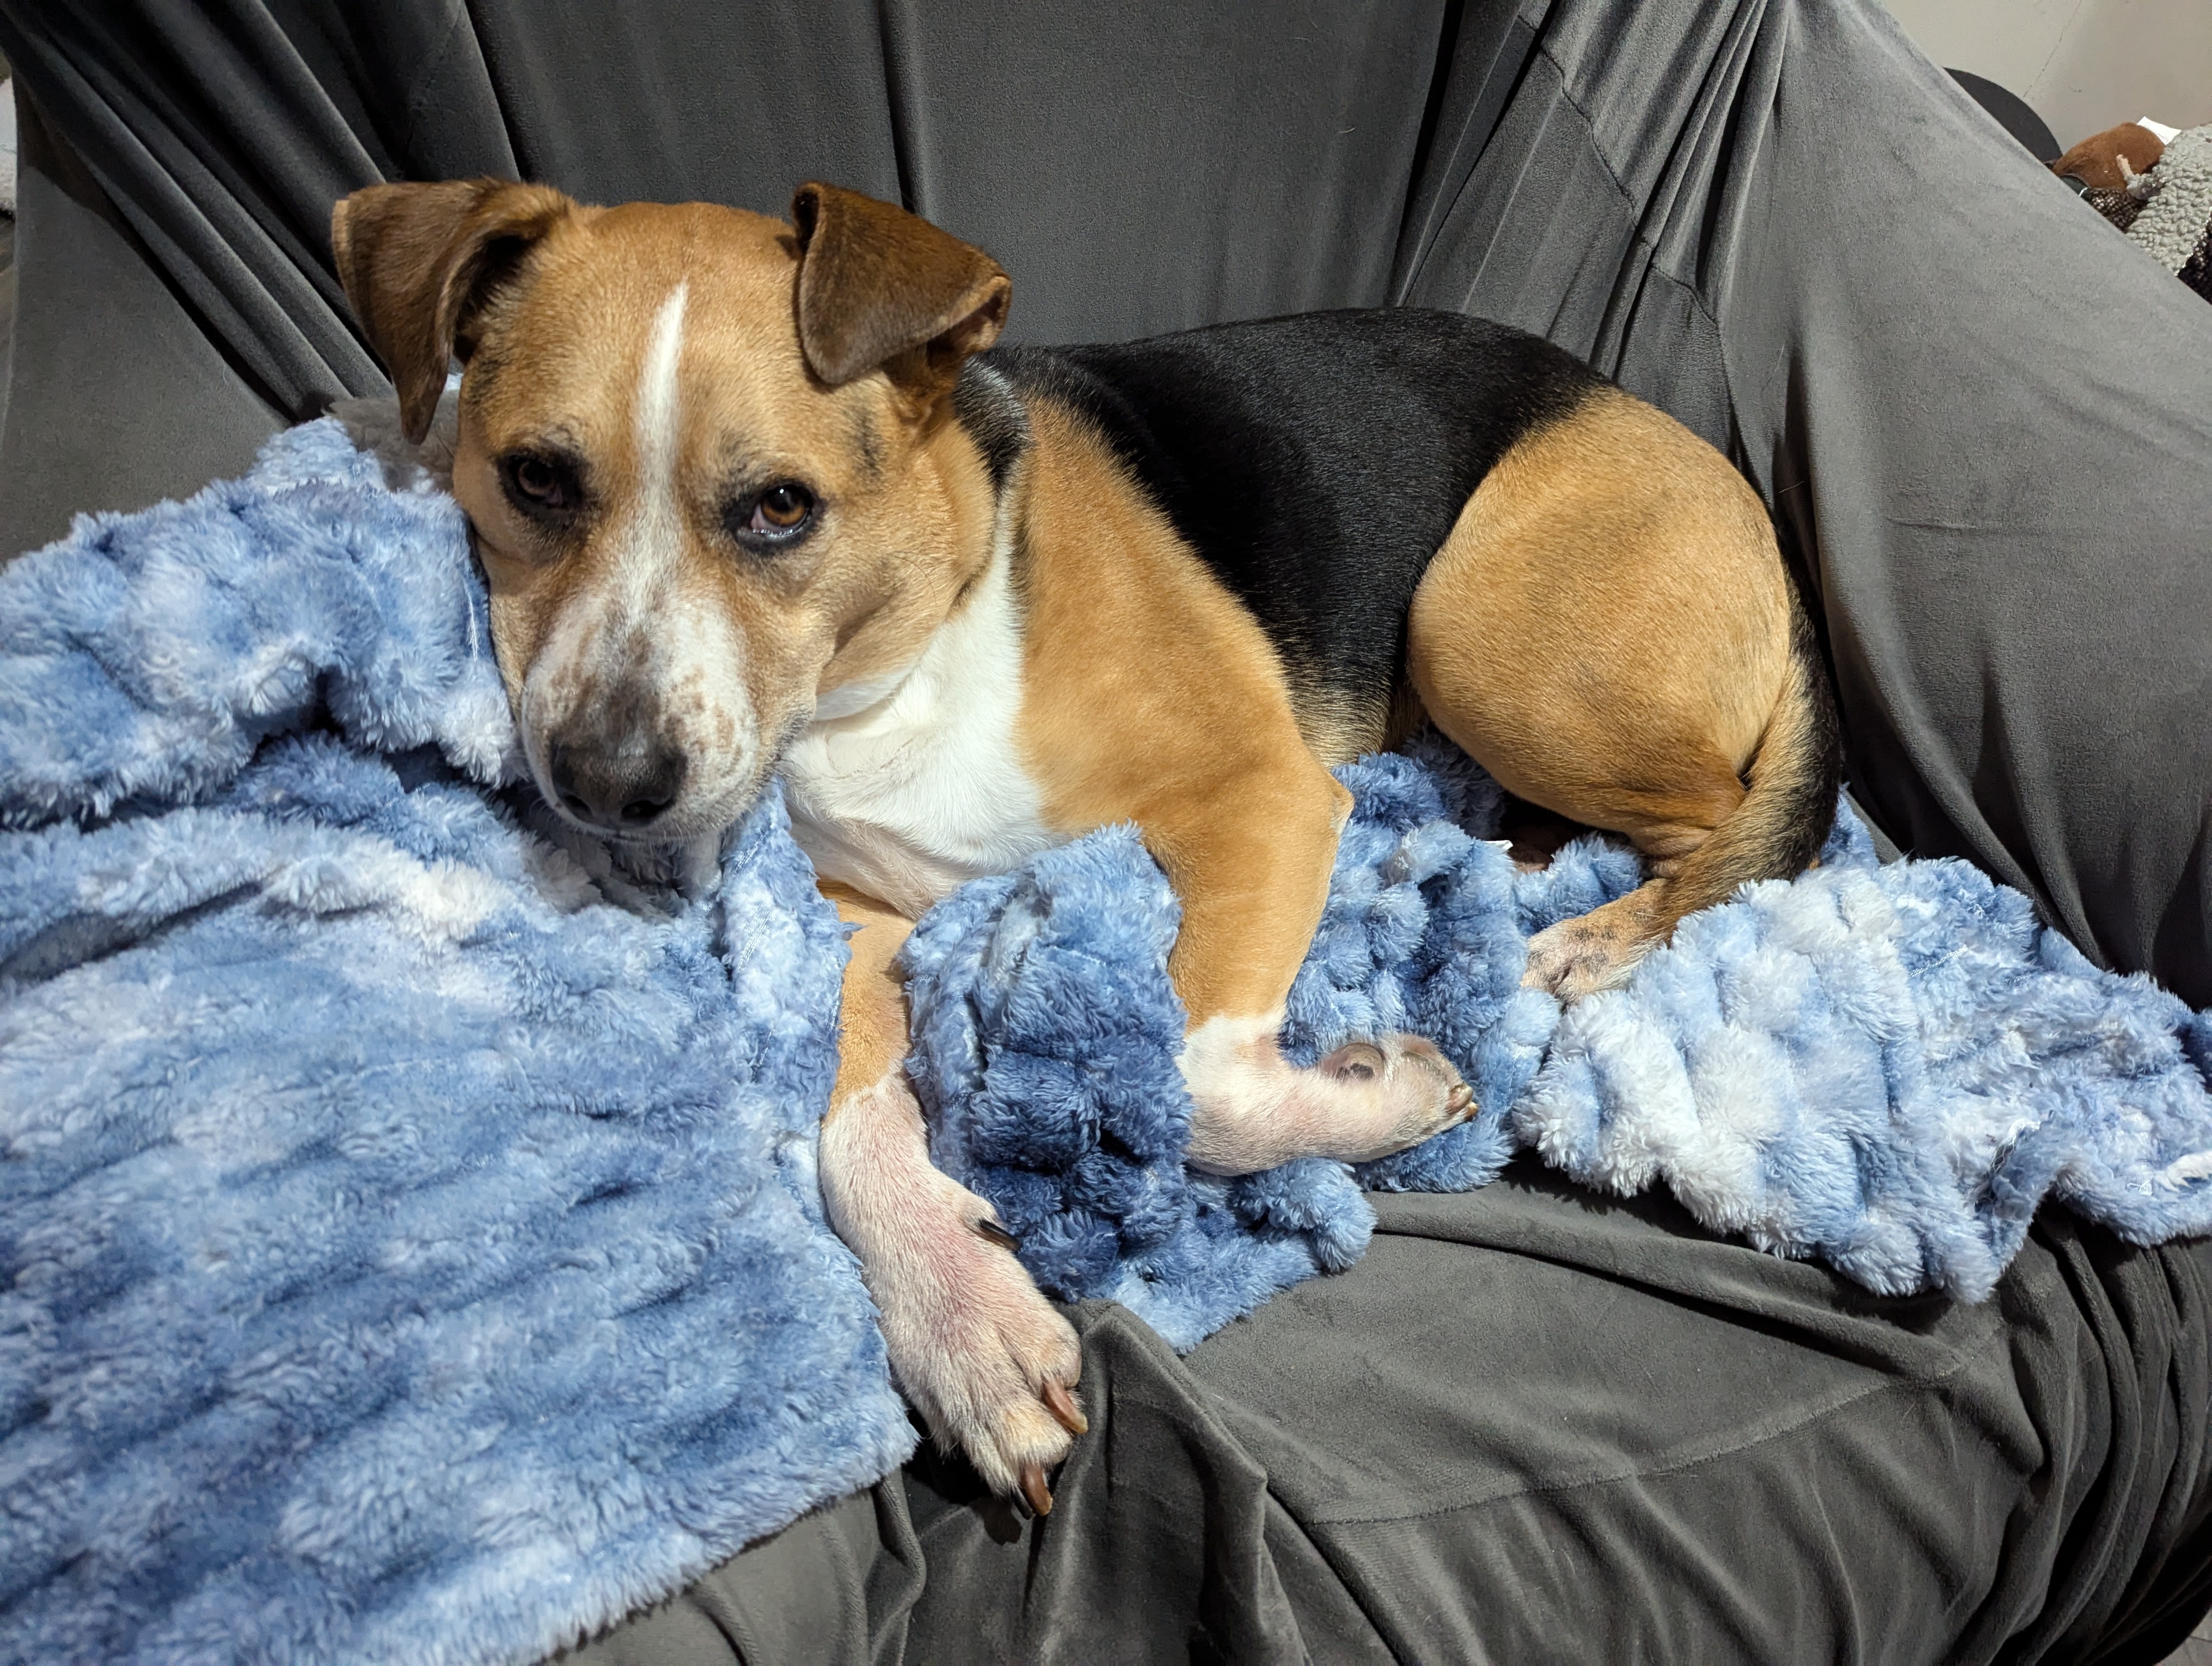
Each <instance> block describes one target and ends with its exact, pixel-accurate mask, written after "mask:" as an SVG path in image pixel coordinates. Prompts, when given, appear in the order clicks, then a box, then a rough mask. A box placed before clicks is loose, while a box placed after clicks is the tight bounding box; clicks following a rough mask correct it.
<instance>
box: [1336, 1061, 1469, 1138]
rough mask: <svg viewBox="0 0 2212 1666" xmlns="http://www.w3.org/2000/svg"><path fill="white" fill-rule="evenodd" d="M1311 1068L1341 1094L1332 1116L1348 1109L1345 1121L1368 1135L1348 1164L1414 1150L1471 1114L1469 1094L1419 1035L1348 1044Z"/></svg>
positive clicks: (1455, 1071)
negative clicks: (1366, 1130) (1365, 1129)
mask: <svg viewBox="0 0 2212 1666" xmlns="http://www.w3.org/2000/svg"><path fill="white" fill-rule="evenodd" d="M1314 1069H1315V1071H1316V1073H1319V1074H1320V1075H1321V1076H1322V1079H1325V1080H1327V1081H1329V1082H1332V1083H1334V1084H1335V1085H1336V1087H1337V1088H1338V1089H1339V1090H1340V1091H1341V1092H1342V1093H1343V1094H1344V1095H1345V1097H1346V1104H1345V1105H1344V1106H1343V1107H1340V1109H1339V1110H1337V1112H1336V1115H1337V1116H1339V1117H1345V1114H1346V1110H1350V1111H1352V1116H1350V1117H1348V1118H1346V1121H1348V1122H1352V1124H1353V1125H1355V1126H1356V1125H1357V1124H1358V1123H1360V1122H1364V1123H1365V1124H1366V1125H1367V1127H1368V1128H1370V1130H1371V1131H1370V1132H1369V1133H1368V1134H1366V1136H1365V1140H1364V1144H1363V1146H1361V1148H1360V1149H1358V1152H1356V1153H1355V1154H1354V1155H1353V1156H1352V1157H1351V1158H1350V1160H1351V1161H1353V1162H1364V1161H1368V1160H1370V1159H1371V1158H1378V1157H1388V1156H1389V1155H1390V1154H1391V1153H1392V1152H1401V1151H1403V1150H1405V1149H1406V1148H1407V1146H1418V1145H1419V1144H1420V1143H1421V1141H1422V1140H1426V1139H1428V1138H1429V1137H1430V1136H1431V1135H1432V1134H1442V1133H1443V1131H1444V1130H1445V1129H1446V1128H1450V1127H1452V1126H1453V1125H1454V1124H1455V1123H1458V1122H1465V1121H1466V1120H1467V1119H1468V1117H1470V1116H1474V1108H1475V1107H1474V1089H1473V1088H1471V1087H1469V1086H1468V1085H1467V1084H1466V1082H1465V1081H1463V1080H1462V1079H1461V1077H1460V1073H1459V1071H1458V1069H1457V1067H1455V1066H1454V1065H1453V1063H1452V1061H1450V1060H1449V1059H1447V1058H1446V1057H1444V1055H1443V1054H1442V1053H1441V1052H1439V1051H1438V1050H1437V1045H1436V1043H1434V1042H1431V1041H1430V1040H1429V1039H1428V1038H1427V1037H1424V1036H1406V1035H1398V1036H1385V1037H1383V1038H1382V1039H1381V1040H1380V1041H1374V1042H1364V1041H1361V1042H1348V1043H1346V1044H1345V1045H1344V1046H1342V1047H1340V1048H1338V1049H1336V1050H1335V1051H1334V1053H1331V1054H1329V1055H1328V1056H1327V1057H1326V1058H1323V1059H1320V1060H1318V1061H1316V1062H1315V1065H1314Z"/></svg>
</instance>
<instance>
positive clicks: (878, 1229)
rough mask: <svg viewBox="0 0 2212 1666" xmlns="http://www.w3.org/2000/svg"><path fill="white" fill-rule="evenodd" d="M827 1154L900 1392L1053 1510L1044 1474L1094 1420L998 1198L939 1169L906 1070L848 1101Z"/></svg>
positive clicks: (831, 1194)
mask: <svg viewBox="0 0 2212 1666" xmlns="http://www.w3.org/2000/svg"><path fill="white" fill-rule="evenodd" d="M821 1151H822V1199H823V1204H824V1205H825V1206H826V1207H827V1208H828V1210H829V1219H830V1223H831V1224H832V1225H835V1226H836V1229H837V1235H838V1236H839V1237H842V1238H843V1239H844V1240H845V1242H846V1243H848V1244H850V1245H851V1246H852V1248H853V1251H854V1254H855V1255H857V1256H860V1276H861V1278H862V1279H863V1280H866V1284H867V1286H868V1293H869V1294H870V1295H871V1296H872V1297H874V1298H875V1300H876V1310H877V1312H878V1314H880V1315H881V1316H882V1319H883V1328H884V1346H885V1347H886V1348H887V1349H888V1350H889V1351H890V1359H891V1372H892V1375H894V1376H895V1377H897V1378H898V1384H899V1387H900V1388H901V1389H904V1390H905V1392H906V1396H907V1398H908V1400H910V1401H912V1402H914V1405H915V1409H916V1410H918V1411H919V1412H921V1414H922V1416H923V1417H924V1418H926V1419H927V1420H928V1423H929V1427H930V1431H931V1432H932V1433H933V1434H934V1435H935V1436H936V1437H937V1439H938V1443H939V1444H940V1445H942V1446H945V1447H947V1448H951V1447H956V1446H957V1447H958V1448H959V1449H960V1450H962V1451H963V1452H965V1453H967V1454H968V1456H969V1460H970V1461H971V1462H973V1463H974V1464H975V1468H976V1472H977V1473H978V1474H981V1476H982V1477H983V1479H984V1481H987V1482H988V1483H989V1485H990V1487H992V1489H993V1490H994V1492H997V1493H1004V1494H1007V1495H1009V1496H1012V1497H1015V1498H1020V1499H1026V1500H1027V1501H1028V1503H1029V1505H1030V1508H1031V1509H1033V1510H1036V1511H1037V1512H1038V1513H1039V1514H1042V1513H1043V1512H1044V1511H1048V1510H1050V1509H1051V1508H1052V1493H1051V1491H1050V1489H1049V1488H1048V1487H1047V1486H1046V1485H1045V1474H1046V1472H1047V1471H1048V1470H1049V1469H1050V1468H1052V1467H1053V1466H1054V1464H1056V1463H1058V1462H1060V1459H1062V1458H1064V1457H1066V1456H1067V1449H1068V1446H1069V1444H1070V1443H1071V1441H1072V1440H1073V1438H1074V1437H1075V1436H1077V1435H1079V1434H1081V1433H1082V1432H1083V1431H1084V1428H1085V1422H1084V1417H1083V1409H1082V1408H1081V1407H1080V1406H1079V1404H1078V1403H1077V1402H1076V1398H1075V1394H1074V1389H1075V1379H1076V1376H1077V1373H1078V1372H1079V1371H1081V1370H1082V1367H1083V1356H1082V1351H1081V1349H1080V1348H1079V1347H1078V1345H1077V1343H1076V1340H1075V1330H1074V1328H1073V1326H1071V1325H1070V1324H1069V1323H1068V1322H1067V1321H1066V1319H1063V1318H1062V1317H1060V1311H1059V1310H1058V1309H1056V1308H1054V1306H1053V1304H1051V1303H1050V1302H1048V1301H1047V1300H1045V1298H1043V1297H1042V1295H1040V1294H1039V1293H1038V1292H1037V1287H1036V1285H1035V1284H1033V1283H1031V1282H1030V1275H1029V1271H1028V1269H1027V1268H1024V1266H1023V1265H1022V1264H1021V1262H1018V1261H1016V1260H1015V1259H1014V1255H1013V1252H1014V1250H1015V1249H1016V1248H1017V1247H1018V1246H1017V1245H1016V1243H1015V1242H1014V1240H1013V1238H1012V1237H1010V1236H1009V1235H1008V1234H1007V1233H1006V1230H1005V1229H1004V1228H1003V1227H1001V1226H1000V1225H999V1223H998V1219H997V1218H996V1217H995V1216H994V1214H993V1213H992V1212H991V1206H990V1205H989V1204H987V1203H986V1202H984V1201H983V1200H982V1199H981V1198H980V1197H977V1196H976V1195H975V1194H974V1193H973V1192H971V1191H969V1189H967V1188H966V1187H964V1186H963V1185H961V1184H960V1183H958V1182H957V1181H956V1180H954V1179H953V1178H952V1177H951V1176H949V1175H947V1174H945V1173H944V1172H943V1171H942V1170H939V1169H937V1168H935V1167H933V1165H932V1164H931V1163H930V1160H929V1148H928V1138H927V1130H926V1129H925V1128H924V1126H923V1123H922V1116H921V1106H920V1105H919V1104H916V1103H915V1097H914V1091H913V1089H912V1088H911V1087H909V1086H908V1084H907V1079H906V1073H905V1072H904V1071H902V1070H898V1069H893V1070H892V1071H890V1073H888V1074H887V1075H885V1076H884V1078H883V1079H882V1080H880V1081H878V1083H877V1084H876V1085H874V1086H873V1087H871V1088H869V1089H867V1090H866V1091H863V1092H860V1093H857V1094H854V1095H853V1096H851V1097H848V1098H847V1099H845V1100H842V1101H841V1102H840V1103H839V1104H838V1105H837V1106H836V1108H835V1109H834V1110H832V1111H831V1112H830V1114H829V1117H828V1118H827V1119H826V1120H825V1121H824V1122H823V1125H822V1147H821Z"/></svg>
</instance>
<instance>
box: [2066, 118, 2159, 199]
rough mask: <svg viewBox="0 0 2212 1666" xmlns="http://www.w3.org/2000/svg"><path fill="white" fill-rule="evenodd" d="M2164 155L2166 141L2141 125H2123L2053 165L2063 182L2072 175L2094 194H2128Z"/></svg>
mask: <svg viewBox="0 0 2212 1666" xmlns="http://www.w3.org/2000/svg"><path fill="white" fill-rule="evenodd" d="M2165 154H2166V141H2165V140H2164V139H2162V138H2160V137H2159V136H2158V135H2157V134H2155V133H2154V132H2152V131H2150V129H2149V128H2148V127H2145V126H2144V125H2142V123H2141V122H2139V121H2124V122H2122V123H2121V124H2120V125H2118V127H2108V128H2106V130H2105V131H2103V132H2101V133H2092V134H2091V135H2090V136H2089V137H2087V138H2086V139H2084V140H2082V141H2081V143H2079V144H2077V145H2075V147H2074V148H2073V149H2071V150H2069V151H2068V152H2067V153H2066V154H2065V155H2063V156H2061V157H2060V158H2059V159H2058V160H2057V161H2055V162H2053V163H2051V172H2052V173H2056V174H2057V175H2058V177H2059V178H2060V179H2065V178H2066V177H2067V176H2068V175H2069V174H2070V175H2072V176H2073V177H2074V178H2075V179H2079V180H2080V181H2081V183H2082V184H2083V185H2088V186H2090V187H2092V188H2093V189H2094V190H2098V191H2125V190H2126V189H2127V188H2128V187H2129V186H2130V185H2132V184H2134V183H2135V180H2136V176H2137V175H2138V174H2143V173H2149V172H2150V171H2151V169H2152V168H2154V167H2156V166H2157V165H2158V159H2159V158H2160V156H2162V155H2165Z"/></svg>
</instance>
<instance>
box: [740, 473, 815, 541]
mask: <svg viewBox="0 0 2212 1666" xmlns="http://www.w3.org/2000/svg"><path fill="white" fill-rule="evenodd" d="M813 513H814V494H813V493H811V492H810V491H808V490H807V489H806V488H805V487H804V486H798V485H793V483H791V482H789V481H786V482H785V483H783V484H782V485H781V486H770V487H769V489H767V490H766V491H764V492H763V493H762V494H761V495H760V496H759V498H758V499H757V501H756V502H754V504H753V531H755V532H791V531H793V529H794V528H796V527H797V526H799V522H801V521H803V520H805V519H806V517H807V516H809V515H810V514H813Z"/></svg>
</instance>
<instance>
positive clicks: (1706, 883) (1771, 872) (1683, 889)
mask: <svg viewBox="0 0 2212 1666" xmlns="http://www.w3.org/2000/svg"><path fill="white" fill-rule="evenodd" d="M1744 773H1745V781H1746V785H1747V791H1746V792H1745V793H1744V796H1743V801H1742V802H1741V804H1739V805H1737V806H1736V807H1735V811H1734V812H1733V813H1731V814H1730V815H1729V818H1727V819H1726V820H1725V821H1723V822H1722V823H1721V824H1720V825H1719V826H1718V827H1716V828H1715V829H1714V830H1712V832H1711V835H1710V836H1707V838H1706V839H1705V842H1704V843H1703V844H1701V845H1699V847H1698V848H1697V849H1695V850H1694V851H1692V852H1691V853H1690V854H1689V855H1687V856H1686V857H1685V858H1683V860H1682V862H1681V864H1680V866H1678V867H1677V868H1676V869H1675V870H1674V873H1673V875H1672V876H1671V877H1670V878H1669V879H1668V885H1667V890H1668V897H1667V913H1668V915H1669V916H1670V921H1671V920H1679V919H1680V918H1681V917H1682V916H1683V915H1686V914H1689V913H1692V912H1693V911H1694V910H1696V909H1704V908H1711V907H1712V906H1713V905H1714V904H1716V903H1725V902H1726V901H1728V899H1729V897H1732V896H1734V895H1735V890H1736V887H1737V886H1739V885H1743V884H1745V883H1747V881H1750V880H1753V879H1795V878H1796V876H1797V875H1798V874H1800V873H1803V872H1804V871H1805V870H1806V869H1807V868H1808V867H1810V866H1812V865H1813V862H1814V859H1815V858H1816V857H1818V856H1819V855H1820V847H1821V846H1822V845H1824V844H1826V842H1827V839H1828V833H1829V830H1830V829H1832V827H1833V826H1834V825H1835V821H1836V793H1837V790H1838V788H1839V787H1841V786H1842V785H1843V778H1844V757H1843V745H1842V737H1841V734H1840V732H1839V731H1838V727H1837V722H1836V700H1835V696H1834V694H1833V692H1832V690H1830V689H1829V686H1828V675H1827V670H1826V667H1825V666H1823V665H1822V664H1821V662H1820V643H1819V641H1817V640H1816V639H1815V638H1814V635H1813V621H1812V619H1811V617H1809V616H1808V614H1807V613H1806V611H1805V604H1804V601H1803V599H1802V598H1801V597H1800V596H1799V595H1798V593H1797V587H1796V584H1795V583H1792V584H1791V585H1790V676H1789V679H1788V681H1787V682H1786V683H1785V684H1784V687H1783V692H1782V698H1781V699H1780V700H1779V701H1778V702H1777V703H1776V705H1775V708H1774V714H1773V715H1772V716H1771V718H1769V719H1768V720H1767V724H1766V733H1765V734H1764V735H1762V736H1761V737H1760V738H1759V751H1758V752H1757V753H1756V754H1754V755H1753V758H1752V760H1751V767H1750V768H1749V769H1747V770H1746V771H1745V772H1744Z"/></svg>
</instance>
